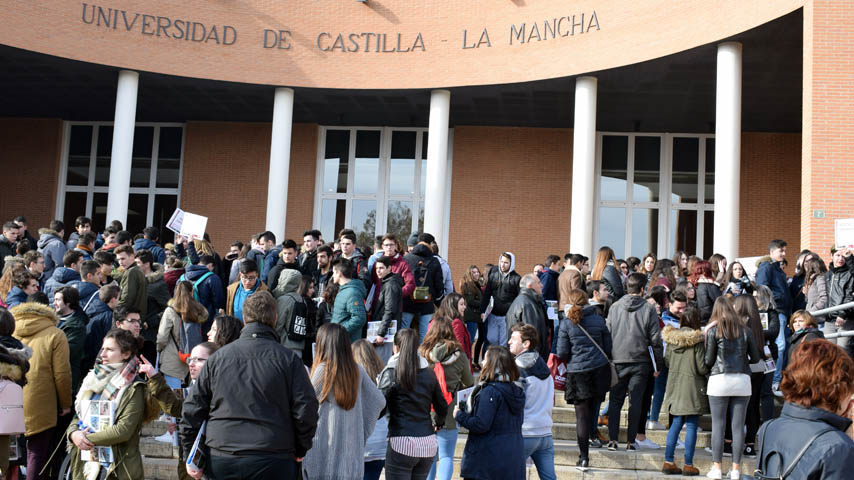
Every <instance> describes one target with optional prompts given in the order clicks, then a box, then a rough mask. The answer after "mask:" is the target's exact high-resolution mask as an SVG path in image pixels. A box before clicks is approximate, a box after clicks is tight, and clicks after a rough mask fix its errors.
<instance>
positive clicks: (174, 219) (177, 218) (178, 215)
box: [166, 208, 184, 233]
mask: <svg viewBox="0 0 854 480" xmlns="http://www.w3.org/2000/svg"><path fill="white" fill-rule="evenodd" d="M182 223H184V211H183V210H181V209H180V208H176V209H175V211H174V212H172V216H171V217H169V221H168V222H166V228H168V229H169V230H172V231H173V232H175V233H181V224H182Z"/></svg>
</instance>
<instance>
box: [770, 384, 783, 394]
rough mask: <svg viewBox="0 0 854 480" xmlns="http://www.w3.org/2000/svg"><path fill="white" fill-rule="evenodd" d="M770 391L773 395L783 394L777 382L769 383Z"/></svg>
mask: <svg viewBox="0 0 854 480" xmlns="http://www.w3.org/2000/svg"><path fill="white" fill-rule="evenodd" d="M771 392H772V393H773V394H774V396H775V397H782V396H783V392H781V391H780V384H779V383H773V384H771Z"/></svg>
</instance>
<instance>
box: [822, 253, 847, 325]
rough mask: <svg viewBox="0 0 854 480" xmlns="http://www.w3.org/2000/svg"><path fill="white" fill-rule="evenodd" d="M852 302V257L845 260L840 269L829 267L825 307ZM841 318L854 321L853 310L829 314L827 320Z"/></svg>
mask: <svg viewBox="0 0 854 480" xmlns="http://www.w3.org/2000/svg"><path fill="white" fill-rule="evenodd" d="M852 301H854V255H849V256H848V257H847V258H846V259H845V265H843V266H841V267H834V266H833V265H831V267H830V278H828V283H827V306H828V308H829V307H835V306H837V305H842V304H843V303H848V302H852ZM836 317H842V318H844V319H846V320H851V319H854V309H848V310H841V311H838V312H836V313H832V314H830V318H829V319H828V320H834V319H835V318H836Z"/></svg>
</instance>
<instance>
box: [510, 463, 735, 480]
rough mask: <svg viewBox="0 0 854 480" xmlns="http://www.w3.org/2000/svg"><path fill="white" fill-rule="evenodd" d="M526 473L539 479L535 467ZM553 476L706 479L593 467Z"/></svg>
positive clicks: (569, 479) (574, 479) (560, 470)
mask: <svg viewBox="0 0 854 480" xmlns="http://www.w3.org/2000/svg"><path fill="white" fill-rule="evenodd" d="M679 465H681V464H679ZM526 473H527V475H526V479H527V480H537V479H539V478H540V477H539V476H538V475H537V469H536V467H533V466H531V467H528V469H527V472H526ZM726 473H727V472H726V471H725V472H724V474H726ZM555 474H556V477H557V478H558V479H559V480H588V479H597V480H665V479H666V480H680V479H698V478H706V477H705V474H706V471H705V470H703V471H701V472H700V476H699V477H683V476H682V475H665V474H663V473H661V472H652V471H644V470H619V469H613V468H595V467H591V468H590V470H588V471H586V472H581V471H579V470H577V469H576V468H575V467H567V466H562V465H561V466H557V467H555ZM746 478H748V477H746Z"/></svg>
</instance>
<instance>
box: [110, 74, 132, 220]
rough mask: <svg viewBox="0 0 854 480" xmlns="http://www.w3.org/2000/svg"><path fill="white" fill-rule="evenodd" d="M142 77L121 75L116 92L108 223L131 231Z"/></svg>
mask: <svg viewBox="0 0 854 480" xmlns="http://www.w3.org/2000/svg"><path fill="white" fill-rule="evenodd" d="M138 89H139V74H138V73H136V72H132V71H129V70H121V71H120V72H119V84H118V89H117V90H116V116H115V119H114V123H113V149H112V154H111V155H110V185H109V191H108V193H107V223H109V222H111V221H113V220H119V221H120V222H122V225H124V226H125V227H127V218H128V196H129V195H130V169H131V160H132V156H133V129H134V127H135V124H136V92H137V90H138Z"/></svg>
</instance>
